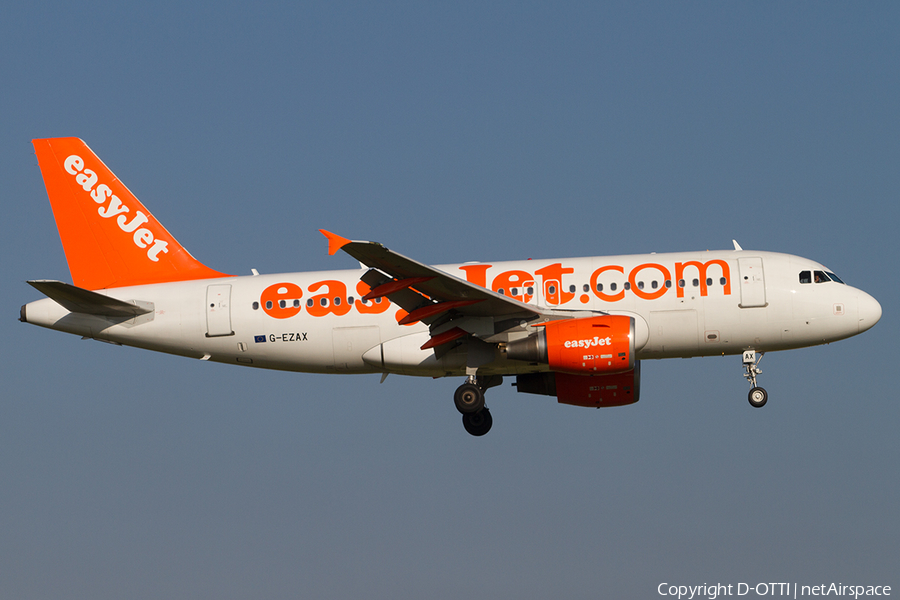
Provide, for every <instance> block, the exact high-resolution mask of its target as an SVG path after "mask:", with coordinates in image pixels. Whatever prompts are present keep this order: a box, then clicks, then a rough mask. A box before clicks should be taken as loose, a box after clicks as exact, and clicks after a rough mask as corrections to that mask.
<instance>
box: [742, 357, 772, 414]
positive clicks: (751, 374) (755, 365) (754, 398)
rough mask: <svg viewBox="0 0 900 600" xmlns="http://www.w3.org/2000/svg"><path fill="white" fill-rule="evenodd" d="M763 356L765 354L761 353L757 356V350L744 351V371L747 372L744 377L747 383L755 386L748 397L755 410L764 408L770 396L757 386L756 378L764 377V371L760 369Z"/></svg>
mask: <svg viewBox="0 0 900 600" xmlns="http://www.w3.org/2000/svg"><path fill="white" fill-rule="evenodd" d="M763 354H764V353H763V352H760V353H759V354H758V355H757V354H756V351H755V350H745V351H744V358H743V361H744V369H746V371H747V372H746V373H744V377H746V378H747V381H749V382H750V385H752V386H753V387H752V388H751V389H750V393H749V394H748V395H747V400H748V401H749V402H750V406H752V407H753V408H762V407H763V406H765V405H766V402H767V401H768V400H769V394H767V393H766V390H764V389H763V388H761V387H759V386H758V385H756V376H757V375H762V369H760V368H759V363H760V361H761V360H762V357H763Z"/></svg>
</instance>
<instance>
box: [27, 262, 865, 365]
mask: <svg viewBox="0 0 900 600" xmlns="http://www.w3.org/2000/svg"><path fill="white" fill-rule="evenodd" d="M438 268H439V269H441V270H443V271H446V272H448V273H450V274H452V275H454V276H457V277H460V278H462V279H466V280H468V281H469V282H472V283H476V284H478V285H481V286H483V287H487V288H489V289H491V290H493V291H501V290H502V292H501V293H503V294H504V295H506V296H510V297H515V298H516V299H518V300H520V301H522V302H526V303H529V304H533V305H537V306H541V307H551V308H553V309H555V310H558V311H579V312H581V314H590V313H601V312H602V313H612V314H626V315H629V316H633V317H634V318H635V336H636V339H635V347H636V348H637V353H638V354H637V357H638V358H639V359H651V358H670V357H692V356H710V355H721V354H740V353H741V352H742V351H743V350H745V349H753V350H756V351H758V352H765V351H773V350H785V349H789V348H799V347H804V346H812V345H816V344H822V343H827V342H832V341H835V340H840V339H843V338H846V337H849V336H852V335H856V334H857V333H860V332H861V331H864V330H866V329H868V328H869V327H871V326H872V325H874V324H875V323H876V322H877V321H878V319H879V318H880V316H881V307H880V306H879V305H878V303H877V301H875V300H874V299H873V298H872V297H871V296H869V295H868V294H866V293H865V292H863V291H861V290H858V289H856V288H853V287H850V286H848V285H844V284H841V283H837V282H835V281H825V282H822V283H816V282H815V281H814V280H812V279H810V280H809V281H810V282H809V283H801V276H800V274H801V273H802V272H804V271H805V272H807V273H815V272H817V271H821V272H825V271H827V269H825V268H824V267H823V266H822V265H820V264H818V263H815V262H813V261H810V260H807V259H805V258H801V257H798V256H791V255H787V254H778V253H772V252H753V251H715V252H690V253H669V254H645V255H630V256H611V257H592V258H572V259H557V260H527V261H515V262H503V263H472V264H465V265H443V266H439V267H438ZM363 273H364V270H343V271H322V272H309V273H289V274H279V275H257V276H246V277H225V278H219V279H202V280H194V281H183V282H174V283H161V284H152V285H142V286H132V287H122V288H113V289H108V290H101V291H100V292H101V293H103V294H106V295H108V296H111V297H114V298H117V299H120V300H125V301H137V302H140V303H143V304H146V303H152V308H153V310H152V312H151V313H148V314H145V315H141V316H138V317H135V318H131V319H128V320H123V319H122V318H118V319H115V318H109V317H100V316H92V315H86V314H79V313H70V312H69V311H67V310H66V309H65V308H63V307H62V306H60V305H59V304H57V303H56V302H55V301H54V300H51V299H49V298H48V299H43V300H38V301H36V302H32V303H30V304H27V305H26V306H25V307H24V308H23V310H24V311H25V319H26V320H27V321H28V322H29V323H34V324H37V325H41V326H44V327H49V328H51V329H57V330H60V331H65V332H68V333H73V334H77V335H81V336H87V337H91V338H95V339H99V340H104V341H110V342H115V343H120V344H123V345H127V346H136V347H140V348H146V349H149V350H155V351H160V352H167V353H171V354H178V355H182V356H188V357H193V358H198V359H206V360H213V361H217V362H223V363H231V364H241V365H246V366H252V367H259V368H268V369H282V370H290V371H303V372H315V373H372V372H397V373H403V374H408V375H423V376H443V375H457V374H465V366H466V357H465V352H466V350H465V348H466V346H465V345H462V346H461V347H459V348H457V349H455V350H453V351H451V352H448V353H446V354H445V355H443V356H441V357H440V358H436V357H435V353H434V352H433V351H432V350H430V349H429V350H421V349H420V347H421V346H422V344H424V343H425V342H426V341H427V340H428V339H429V333H428V327H427V326H426V325H424V324H423V323H421V322H416V323H414V324H411V325H405V326H401V325H398V323H397V321H398V320H399V318H400V317H402V316H403V315H404V314H406V313H405V312H402V311H401V309H400V308H399V307H397V306H396V305H392V304H390V303H389V301H388V300H387V298H383V299H381V301H380V302H378V303H376V302H372V301H369V302H366V303H363V302H362V301H361V300H360V298H361V296H363V295H364V293H365V291H367V288H366V287H365V286H364V285H361V284H360V276H361V275H362V274H363ZM310 303H311V305H310ZM398 313H399V314H400V316H398ZM531 325H533V323H531V324H525V323H522V324H521V326H519V325H517V326H516V327H513V328H510V327H509V324H508V323H506V324H500V323H498V324H494V323H493V322H492V319H490V318H471V319H470V320H468V321H467V322H463V323H461V326H462V327H463V329H466V330H467V331H468V332H469V333H472V334H473V335H475V336H476V337H478V338H481V339H484V340H485V341H488V342H506V341H510V340H511V339H516V338H517V337H523V336H526V335H528V334H529V332H531V331H533V329H532V328H531ZM534 370H535V368H534V366H533V365H531V366H529V365H528V364H526V363H520V362H516V361H511V360H508V359H506V358H505V355H503V354H502V353H501V352H500V351H499V349H498V350H497V352H496V354H495V357H494V360H493V361H491V362H490V363H488V364H485V365H484V366H482V367H480V368H479V373H480V374H490V373H496V374H513V373H519V372H525V371H534Z"/></svg>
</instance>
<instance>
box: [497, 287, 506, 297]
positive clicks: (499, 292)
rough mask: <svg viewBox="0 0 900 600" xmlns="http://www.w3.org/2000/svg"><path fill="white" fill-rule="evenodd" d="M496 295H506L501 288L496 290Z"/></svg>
mask: <svg viewBox="0 0 900 600" xmlns="http://www.w3.org/2000/svg"><path fill="white" fill-rule="evenodd" d="M497 293H498V294H500V295H501V296H505V295H506V291H505V290H504V289H503V288H497Z"/></svg>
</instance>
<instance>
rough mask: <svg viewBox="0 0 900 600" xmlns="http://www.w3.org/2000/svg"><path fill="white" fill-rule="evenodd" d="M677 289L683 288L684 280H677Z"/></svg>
mask: <svg viewBox="0 0 900 600" xmlns="http://www.w3.org/2000/svg"><path fill="white" fill-rule="evenodd" d="M678 287H680V288H683V287H684V279H679V280H678Z"/></svg>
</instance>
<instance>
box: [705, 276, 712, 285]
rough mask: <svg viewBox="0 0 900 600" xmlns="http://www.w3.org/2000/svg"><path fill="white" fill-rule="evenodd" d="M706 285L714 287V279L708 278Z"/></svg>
mask: <svg viewBox="0 0 900 600" xmlns="http://www.w3.org/2000/svg"><path fill="white" fill-rule="evenodd" d="M706 285H712V277H707V278H706Z"/></svg>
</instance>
